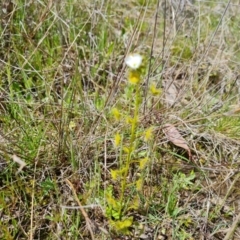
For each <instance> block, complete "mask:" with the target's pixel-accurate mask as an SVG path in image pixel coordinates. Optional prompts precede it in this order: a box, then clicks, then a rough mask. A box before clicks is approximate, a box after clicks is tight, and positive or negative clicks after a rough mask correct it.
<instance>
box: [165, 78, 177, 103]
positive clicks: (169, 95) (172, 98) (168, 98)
mask: <svg viewBox="0 0 240 240" xmlns="http://www.w3.org/2000/svg"><path fill="white" fill-rule="evenodd" d="M165 85H166V86H165V87H164V94H165V102H166V103H167V106H168V107H172V106H173V105H174V103H175V102H176V100H177V97H178V90H177V87H176V86H175V84H174V83H173V82H167V83H166V84H165Z"/></svg>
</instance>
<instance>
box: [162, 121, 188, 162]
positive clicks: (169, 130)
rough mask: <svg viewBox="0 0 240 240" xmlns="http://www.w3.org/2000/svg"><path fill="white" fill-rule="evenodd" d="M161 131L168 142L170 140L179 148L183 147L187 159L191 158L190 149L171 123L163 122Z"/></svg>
mask: <svg viewBox="0 0 240 240" xmlns="http://www.w3.org/2000/svg"><path fill="white" fill-rule="evenodd" d="M163 132H164V133H165V134H166V136H167V138H168V140H169V141H170V142H172V143H173V144H174V145H176V146H178V147H180V148H183V149H185V150H186V151H187V152H188V156H189V159H191V158H192V154H191V150H190V148H189V147H188V145H187V142H186V140H185V139H184V138H183V137H182V135H181V134H180V132H179V131H178V130H177V129H176V128H175V127H174V126H173V125H172V124H165V125H164V128H163Z"/></svg>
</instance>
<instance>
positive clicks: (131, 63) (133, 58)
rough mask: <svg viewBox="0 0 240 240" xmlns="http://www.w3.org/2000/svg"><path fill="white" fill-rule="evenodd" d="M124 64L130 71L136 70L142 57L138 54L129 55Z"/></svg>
mask: <svg viewBox="0 0 240 240" xmlns="http://www.w3.org/2000/svg"><path fill="white" fill-rule="evenodd" d="M125 63H126V64H127V66H128V67H130V68H132V69H137V68H139V67H140V66H141V64H142V56H141V55H140V54H138V53H132V54H129V55H128V56H127V57H126V58H125Z"/></svg>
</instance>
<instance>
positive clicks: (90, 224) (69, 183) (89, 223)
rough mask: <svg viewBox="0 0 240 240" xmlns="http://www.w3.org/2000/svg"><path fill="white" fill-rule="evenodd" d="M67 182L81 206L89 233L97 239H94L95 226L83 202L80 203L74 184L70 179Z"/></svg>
mask: <svg viewBox="0 0 240 240" xmlns="http://www.w3.org/2000/svg"><path fill="white" fill-rule="evenodd" d="M65 182H66V183H67V184H68V186H69V187H70V189H71V190H72V192H73V195H74V198H75V200H76V201H77V203H78V205H79V208H80V211H81V213H82V215H83V216H84V218H85V221H86V224H87V228H88V230H89V232H90V235H91V238H92V239H93V240H94V239H95V238H94V234H93V230H92V226H93V224H92V222H91V220H90V218H89V217H88V215H87V213H86V211H85V210H84V208H83V206H82V204H81V202H80V201H79V199H78V196H77V193H76V191H75V189H74V187H73V185H72V183H71V182H70V181H69V180H68V179H65Z"/></svg>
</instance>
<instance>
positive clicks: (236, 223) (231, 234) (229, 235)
mask: <svg viewBox="0 0 240 240" xmlns="http://www.w3.org/2000/svg"><path fill="white" fill-rule="evenodd" d="M239 222H240V213H239V214H238V215H237V217H236V219H235V221H234V222H233V224H232V226H231V227H230V229H229V231H228V232H227V234H226V236H225V237H224V239H223V240H228V239H231V238H232V236H233V234H234V232H235V230H236V228H237V226H238V224H239Z"/></svg>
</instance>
